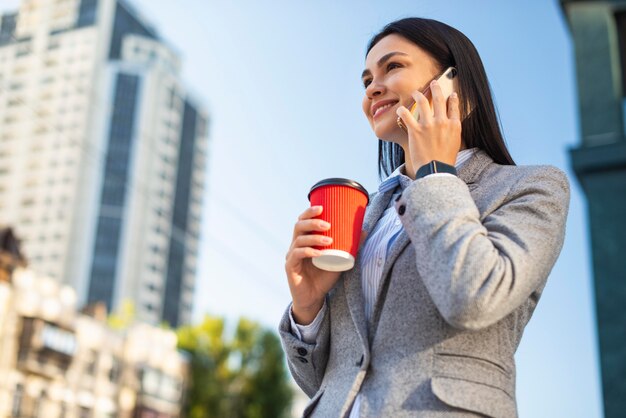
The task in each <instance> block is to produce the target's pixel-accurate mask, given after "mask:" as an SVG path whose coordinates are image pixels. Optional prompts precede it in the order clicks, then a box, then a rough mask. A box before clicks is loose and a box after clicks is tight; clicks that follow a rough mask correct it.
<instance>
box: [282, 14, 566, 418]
mask: <svg viewBox="0 0 626 418" xmlns="http://www.w3.org/2000/svg"><path fill="white" fill-rule="evenodd" d="M367 51H368V52H367V57H366V59H365V70H364V71H363V73H362V80H363V85H364V87H365V95H364V97H363V103H362V107H363V112H364V113H365V116H366V118H367V119H368V121H369V123H370V125H371V128H372V130H373V132H374V134H375V135H376V137H377V138H378V139H379V143H380V145H379V150H380V154H379V171H380V173H381V177H383V175H384V177H386V178H385V179H384V180H383V181H382V183H381V184H380V186H379V190H378V193H375V194H374V195H372V196H370V204H369V206H368V207H367V211H366V214H365V221H364V227H363V229H364V231H363V235H364V236H365V237H366V238H365V240H364V241H363V243H362V245H361V247H360V248H359V252H358V256H357V260H356V264H355V268H354V269H352V270H350V271H347V272H345V273H341V274H340V273H336V272H329V271H323V270H320V269H318V268H316V267H315V266H314V265H313V264H312V262H311V259H312V258H313V257H317V256H319V255H320V254H321V253H320V251H319V250H317V249H315V248H314V247H324V246H325V245H328V244H329V240H328V238H327V237H324V236H322V235H320V234H318V233H319V232H322V231H327V230H329V229H331V228H333V225H330V224H328V223H325V222H321V221H320V220H319V219H316V217H318V216H319V215H320V214H321V212H322V211H323V210H324V208H321V207H311V208H308V209H307V210H305V211H304V212H303V213H302V215H300V218H299V220H298V222H297V223H296V224H295V226H294V232H293V239H292V243H291V247H290V249H289V251H288V253H287V260H286V263H285V270H286V273H287V280H288V283H289V288H290V291H291V296H292V304H291V305H290V307H289V308H288V309H287V311H286V312H285V314H284V316H283V318H282V321H281V323H280V327H279V328H280V332H281V337H282V340H283V346H284V348H285V351H286V353H287V356H288V359H289V366H290V369H291V371H292V374H293V377H294V379H295V380H296V382H298V384H299V385H300V387H301V388H302V389H303V390H304V391H305V392H306V393H307V394H308V395H309V396H310V397H311V398H312V399H311V402H310V403H309V405H308V407H307V408H306V409H305V411H304V415H305V416H318V417H329V416H341V417H346V416H349V417H351V418H353V417H381V416H393V417H416V416H417V417H425V418H430V417H433V418H434V417H444V416H445V417H483V416H489V417H514V416H517V402H516V399H515V360H514V354H515V351H516V350H517V347H518V345H519V343H520V340H521V336H522V333H523V330H524V327H525V326H526V324H527V323H528V321H529V320H530V317H531V316H532V314H533V311H534V310H535V307H536V305H537V302H538V300H539V298H540V296H541V293H542V291H543V288H544V286H545V284H546V281H547V278H548V275H549V273H550V271H551V269H552V267H553V266H554V263H555V261H556V259H557V257H558V255H559V253H560V250H561V247H562V244H563V238H564V231H565V221H566V217H567V211H568V205H569V184H568V182H567V179H566V177H565V175H564V174H563V173H562V172H561V171H560V170H558V169H556V168H554V167H549V166H515V165H514V164H513V160H512V158H511V156H510V155H509V152H508V151H507V148H506V146H505V143H504V139H503V136H502V134H501V132H500V128H499V124H498V120H497V117H496V112H495V108H494V105H493V100H492V98H491V93H490V90H489V84H488V81H487V77H486V75H485V70H484V68H483V65H482V62H481V60H480V57H479V56H478V52H477V51H476V49H475V48H474V46H473V45H472V43H471V42H470V41H469V39H467V38H466V37H465V36H464V35H463V34H462V33H460V32H459V31H457V30H456V29H454V28H451V27H450V26H448V25H445V24H443V23H441V22H437V21H434V20H429V19H419V18H410V19H403V20H400V21H396V22H392V23H390V24H389V25H387V26H386V27H385V28H384V29H383V30H382V31H381V32H380V33H379V34H378V35H376V36H375V37H374V38H373V39H372V40H371V41H370V43H369V47H368V50H367ZM451 67H452V68H453V69H454V70H453V71H450V72H449V74H456V77H457V82H456V83H454V84H453V85H456V86H458V91H454V92H452V93H451V94H450V95H449V97H448V96H447V95H446V94H444V89H442V87H443V86H442V83H440V82H439V81H437V80H436V79H437V78H438V77H439V76H440V75H441V74H443V73H444V71H446V70H447V69H450V68H451ZM446 73H448V72H447V71H446ZM425 93H427V94H425ZM413 104H415V108H416V113H417V114H418V115H419V118H417V117H416V114H415V113H414V112H411V111H409V110H408V107H411V106H412V105H413ZM398 119H399V120H400V121H401V122H402V123H401V124H399V123H398Z"/></svg>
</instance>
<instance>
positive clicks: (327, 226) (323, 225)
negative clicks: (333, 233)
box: [320, 221, 330, 229]
mask: <svg viewBox="0 0 626 418" xmlns="http://www.w3.org/2000/svg"><path fill="white" fill-rule="evenodd" d="M320 226H321V227H322V228H324V229H328V228H330V224H329V223H328V222H326V221H321V222H320Z"/></svg>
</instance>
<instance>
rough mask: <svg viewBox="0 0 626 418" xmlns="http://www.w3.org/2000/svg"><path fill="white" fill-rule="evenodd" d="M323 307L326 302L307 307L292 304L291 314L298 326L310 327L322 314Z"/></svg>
mask: <svg viewBox="0 0 626 418" xmlns="http://www.w3.org/2000/svg"><path fill="white" fill-rule="evenodd" d="M322 306H324V300H322V301H320V302H319V303H315V304H313V305H310V306H307V307H300V306H297V305H296V304H295V303H294V302H292V303H291V314H292V315H293V319H294V321H296V323H297V324H298V325H309V324H310V323H311V322H313V320H314V319H315V317H316V316H317V314H318V313H319V312H320V310H321V309H322Z"/></svg>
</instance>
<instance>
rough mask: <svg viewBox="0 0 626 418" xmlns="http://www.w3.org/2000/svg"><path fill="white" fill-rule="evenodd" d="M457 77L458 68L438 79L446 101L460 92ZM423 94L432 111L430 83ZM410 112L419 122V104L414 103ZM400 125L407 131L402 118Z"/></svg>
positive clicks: (448, 69) (445, 72) (448, 70)
mask: <svg viewBox="0 0 626 418" xmlns="http://www.w3.org/2000/svg"><path fill="white" fill-rule="evenodd" d="M456 75H457V72H456V68H454V67H448V68H447V69H446V70H445V71H444V72H443V73H442V74H441V75H440V76H439V77H437V79H436V80H437V82H439V86H440V87H441V92H442V93H443V98H444V99H445V100H446V101H447V100H448V97H450V95H451V94H452V92H454V91H456V92H458V82H457V76H456ZM422 93H423V94H424V96H426V98H427V99H428V102H429V103H430V108H431V110H432V107H433V104H432V95H431V93H430V83H428V86H427V87H426V88H425V89H424V91H423V92H422ZM409 111H410V112H411V113H412V114H413V117H414V118H415V120H419V118H420V115H419V109H418V108H417V103H413V105H412V106H411V108H410V109H409ZM398 125H400V127H401V128H402V129H404V130H405V131H406V127H405V126H404V123H402V119H400V118H398Z"/></svg>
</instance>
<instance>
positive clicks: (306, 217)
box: [291, 206, 330, 241]
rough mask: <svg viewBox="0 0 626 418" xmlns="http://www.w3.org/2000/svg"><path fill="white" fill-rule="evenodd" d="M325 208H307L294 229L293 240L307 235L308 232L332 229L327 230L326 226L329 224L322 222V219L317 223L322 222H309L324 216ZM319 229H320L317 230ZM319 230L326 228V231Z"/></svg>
mask: <svg viewBox="0 0 626 418" xmlns="http://www.w3.org/2000/svg"><path fill="white" fill-rule="evenodd" d="M322 211H323V208H322V207H321V206H311V207H309V208H307V209H306V210H305V211H304V212H302V214H300V216H298V221H297V222H296V225H295V227H294V229H293V236H292V237H291V240H292V241H293V240H295V239H296V237H297V236H298V235H301V234H302V233H306V232H313V231H325V230H327V229H329V228H330V225H329V226H328V228H326V225H325V224H327V223H328V222H325V223H324V221H321V219H319V220H316V221H321V222H307V221H310V220H312V218H315V217H317V216H319V215H321V214H322ZM315 228H318V229H315ZM319 228H325V229H319Z"/></svg>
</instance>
